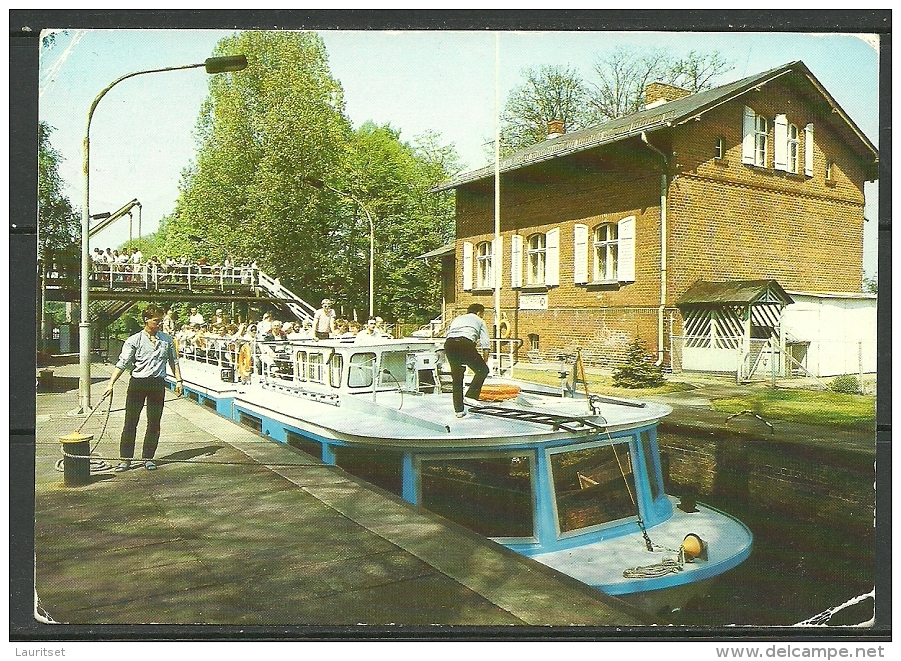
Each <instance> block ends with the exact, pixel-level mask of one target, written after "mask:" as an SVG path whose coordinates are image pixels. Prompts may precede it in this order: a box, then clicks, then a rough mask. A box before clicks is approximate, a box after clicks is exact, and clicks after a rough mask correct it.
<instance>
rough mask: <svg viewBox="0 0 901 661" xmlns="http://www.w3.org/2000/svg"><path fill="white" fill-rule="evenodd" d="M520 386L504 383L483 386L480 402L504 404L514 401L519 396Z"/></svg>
mask: <svg viewBox="0 0 901 661" xmlns="http://www.w3.org/2000/svg"><path fill="white" fill-rule="evenodd" d="M519 390H520V388H519V386H513V385H508V384H503V383H488V384H485V385H483V386H482V390H481V391H480V392H479V400H480V401H483V402H503V401H504V400H507V399H514V398H515V397H517V396H518V395H519Z"/></svg>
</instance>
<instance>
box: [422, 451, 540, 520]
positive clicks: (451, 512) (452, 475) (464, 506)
mask: <svg viewBox="0 0 901 661" xmlns="http://www.w3.org/2000/svg"><path fill="white" fill-rule="evenodd" d="M420 475H421V478H420V479H421V483H420V486H421V495H420V504H421V505H422V506H423V507H425V508H426V509H427V510H430V511H432V512H436V513H437V514H440V515H441V516H444V517H446V518H448V519H450V520H452V521H455V522H456V523H459V524H460V525H463V526H466V527H467V528H469V529H470V530H474V531H475V532H477V533H480V534H482V535H485V536H487V537H532V536H533V535H534V529H533V515H532V460H531V457H530V456H529V455H520V456H492V457H480V458H465V459H464V458H451V459H437V458H433V459H423V460H422V462H421V464H420Z"/></svg>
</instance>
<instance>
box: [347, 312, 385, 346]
mask: <svg viewBox="0 0 901 661" xmlns="http://www.w3.org/2000/svg"><path fill="white" fill-rule="evenodd" d="M381 337H384V335H383V334H382V332H381V331H380V330H379V328H378V322H377V321H376V319H375V317H371V318H370V319H369V321H367V322H366V326H365V327H364V328H363V330H361V331H360V332H359V333H357V336H356V338H355V339H354V344H372V343H374V342H378V341H379V338H381Z"/></svg>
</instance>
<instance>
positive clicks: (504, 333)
mask: <svg viewBox="0 0 901 661" xmlns="http://www.w3.org/2000/svg"><path fill="white" fill-rule="evenodd" d="M498 330H499V331H500V334H501V337H502V338H503V339H505V340H506V339H507V338H508V337H510V322H509V321H507V320H506V319H501V323H500V324H499V325H498Z"/></svg>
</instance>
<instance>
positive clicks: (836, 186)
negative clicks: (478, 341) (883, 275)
mask: <svg viewBox="0 0 901 661" xmlns="http://www.w3.org/2000/svg"><path fill="white" fill-rule="evenodd" d="M646 102H647V105H646V107H645V109H644V110H642V111H640V112H638V113H635V114H633V115H629V116H626V117H622V118H619V119H616V120H612V121H608V122H605V123H603V124H600V125H598V126H595V127H592V128H589V129H585V130H582V131H578V132H575V133H569V134H567V133H565V132H562V131H561V127H560V126H559V125H558V126H555V127H553V128H552V129H551V131H550V132H549V137H548V139H547V140H546V141H544V142H542V143H539V144H536V145H533V146H531V147H528V148H526V149H523V150H520V151H518V152H516V153H514V154H512V155H510V156H508V157H507V158H505V159H502V160H501V162H500V164H499V172H500V176H499V179H500V181H499V186H497V199H496V187H495V167H494V165H491V166H489V167H485V168H482V169H480V170H476V171H472V172H468V173H464V174H461V175H459V176H457V177H456V178H455V179H453V180H451V181H449V182H447V183H446V184H444V185H442V186H441V187H439V189H438V190H451V189H453V190H455V192H456V241H455V243H454V245H453V246H452V247H451V246H447V247H445V248H444V249H439V250H436V251H434V252H433V253H432V256H437V257H440V258H441V259H442V263H443V270H444V276H443V283H444V287H443V288H444V305H445V309H444V310H443V312H444V315H445V318H446V319H450V318H452V317H453V316H454V315H455V314H457V313H459V312H461V311H463V310H465V308H466V306H467V305H469V304H470V303H472V302H480V303H483V304H484V305H485V307H486V309H487V313H486V320H487V319H491V318H492V316H493V315H494V312H495V309H497V308H499V310H500V315H499V318H500V319H501V320H502V324H501V327H502V328H501V330H502V331H503V333H504V334H506V333H509V336H510V337H515V338H520V339H521V340H522V342H523V344H522V348H521V349H520V351H527V352H530V355H531V356H533V357H536V356H538V357H541V358H543V359H550V360H553V359H555V358H556V356H557V355H559V354H560V353H572V352H573V351H574V350H575V348H576V347H580V348H581V349H582V353H583V357H584V358H585V360H586V362H588V363H594V364H599V365H612V364H615V363H616V362H617V361H618V360H619V359H621V357H622V355H623V350H624V349H625V347H626V346H627V345H628V344H629V343H630V342H631V341H632V340H633V339H634V338H635V337H636V336H637V337H640V338H641V339H642V340H643V341H644V342H645V344H646V346H647V347H648V349H649V350H650V351H651V352H653V353H656V355H657V356H658V359H659V361H660V362H662V363H663V364H664V365H667V366H668V365H669V364H670V362H671V360H672V358H673V357H672V356H670V355H669V351H670V348H671V347H674V346H675V344H674V343H673V341H672V338H673V337H679V338H683V337H691V338H694V341H695V343H696V344H698V345H699V346H701V347H702V348H703V346H704V345H705V343H706V344H707V345H709V346H710V347H714V346H717V343H718V342H719V343H722V342H723V341H724V340H725V341H726V344H727V345H730V342H731V344H735V343H742V342H744V343H745V346H746V348H747V343H748V340H749V339H750V338H752V337H758V338H760V337H763V338H767V337H774V338H778V337H779V335H780V330H779V320H780V317H781V310H782V308H783V307H784V306H785V305H787V304H790V303H791V297H790V296H787V295H785V291H786V290H788V291H818V292H823V291H828V292H846V293H851V292H860V291H861V286H862V278H863V263H862V262H863V223H864V215H863V210H864V182H866V181H873V180H875V179H876V177H877V169H878V152H877V150H876V148H875V147H874V145H873V144H872V143H871V142H870V141H869V140H868V139H867V138H866V136H865V135H864V134H863V133H862V132H861V131H860V129H858V127H857V126H856V125H855V124H854V122H853V121H852V120H851V119H850V118H849V117H848V116H847V115H846V114H845V112H844V111H843V110H842V109H841V108H840V107H839V106H838V104H837V103H836V102H835V101H834V100H833V99H832V97H831V96H830V95H829V93H828V92H827V91H826V90H825V89H824V88H823V86H822V85H821V84H820V83H819V82H818V81H817V80H816V78H815V77H814V76H813V74H811V73H810V71H809V70H808V69H807V67H806V66H805V65H804V64H803V63H802V62H792V63H790V64H786V65H784V66H781V67H779V68H776V69H773V70H770V71H766V72H763V73H760V74H757V75H754V76H750V77H748V78H744V79H742V80H739V81H737V82H734V83H730V84H728V85H723V86H721V87H718V88H715V89H712V90H708V91H705V92H699V93H695V94H689V93H688V92H687V91H685V90H680V89H678V88H673V87H670V86H667V85H662V84H659V83H655V84H653V85H651V86H650V87H649V88H648V89H647V91H646ZM496 206H497V208H498V210H499V214H498V216H499V221H498V223H499V225H498V227H497V228H496V227H495V221H496V214H495V208H496ZM735 281H749V282H746V283H745V284H746V285H748V287H750V289H749V288H748V287H744V288H742V292H743V294H744V295H745V296H746V297H745V299H743V300H742V301H737V302H736V301H726V300H724V299H723V296H722V294H723V292H722V291H720V290H719V289H718V287H721V286H726V287H727V289H728V288H729V284H730V283H732V284H734V282H735ZM699 283H700V290H699V289H697V288H696V289H695V290H694V295H693V296H692V297H690V298H689V299H688V300H687V301H686V302H683V297H684V296H685V294H686V293H687V292H689V290H690V289H691V288H692V287H693V286H695V285H698V284H699ZM705 283H706V284H705ZM723 283H725V284H723ZM755 283H757V284H758V285H759V287H758V288H757V290H754V285H755ZM699 291H701V292H704V291H707V292H712V293H711V295H710V297H709V299H710V300H706V301H705V300H699V299H698V292H699ZM754 291H756V292H757V293H756V294H755V293H754ZM727 298H728V297H727ZM496 301H497V302H499V306H498V305H496ZM508 329H509V330H508ZM499 334H501V333H500V331H499ZM730 334H731V340H729V337H730ZM671 336H672V337H671ZM780 345H781V346H782V347H783V348H784V338H782V340H781V343H780ZM730 346H731V345H730ZM739 348H740V347H739Z"/></svg>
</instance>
